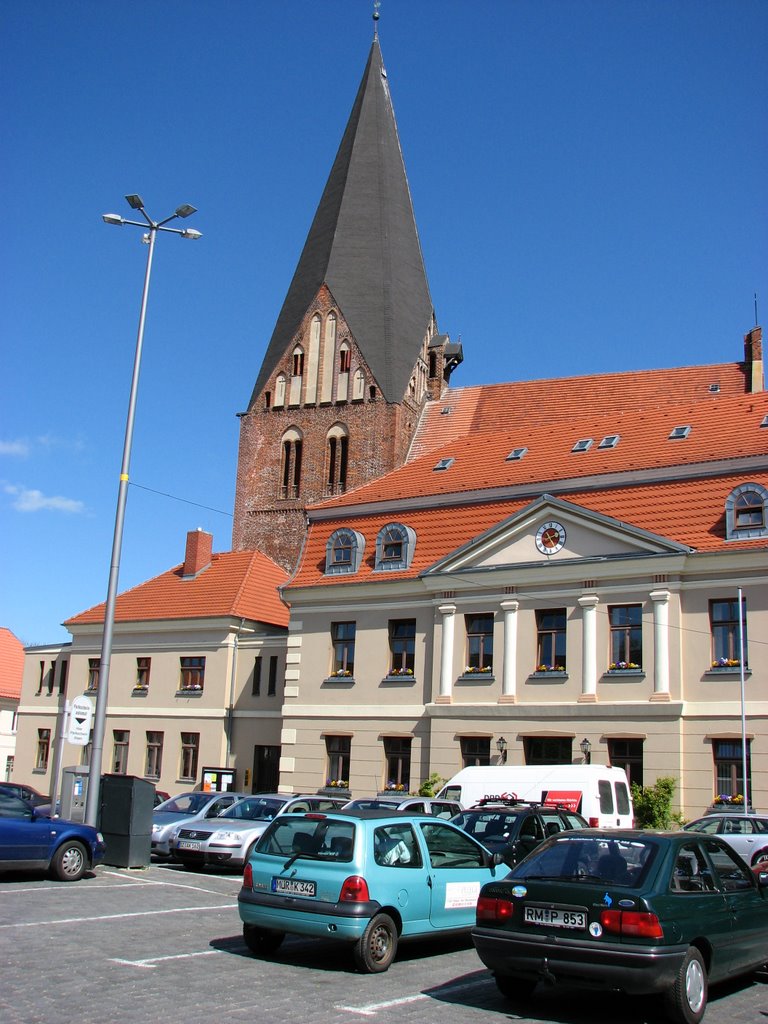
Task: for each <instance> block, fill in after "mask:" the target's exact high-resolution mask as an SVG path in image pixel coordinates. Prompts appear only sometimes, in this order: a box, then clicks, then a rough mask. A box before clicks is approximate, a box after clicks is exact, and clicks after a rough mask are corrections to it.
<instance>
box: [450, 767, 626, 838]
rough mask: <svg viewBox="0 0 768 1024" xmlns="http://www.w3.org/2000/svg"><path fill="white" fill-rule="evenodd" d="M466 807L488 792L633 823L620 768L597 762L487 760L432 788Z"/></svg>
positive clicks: (597, 820)
mask: <svg viewBox="0 0 768 1024" xmlns="http://www.w3.org/2000/svg"><path fill="white" fill-rule="evenodd" d="M437 795H438V797H440V798H441V799H443V800H458V801H459V803H460V804H461V805H462V807H465V808H466V807H471V806H472V805H473V804H476V803H479V802H480V800H487V799H489V798H491V799H492V798H494V797H498V798H505V799H510V798H517V799H518V800H529V801H531V802H534V803H542V804H560V805H561V806H563V807H567V808H568V810H571V811H578V812H579V814H581V815H582V816H583V817H585V818H586V819H587V821H588V822H589V824H590V826H591V827H593V828H632V826H633V824H634V810H633V807H632V797H631V795H630V792H629V784H628V782H627V776H626V774H625V772H624V769H623V768H609V767H607V766H606V765H600V764H528V765H513V764H500V765H487V766H477V767H472V768H462V770H461V771H460V772H458V773H457V774H456V775H454V776H453V778H452V779H450V780H449V781H448V782H447V783H446V784H445V785H444V786H443V788H442V789H441V790H440V792H439V793H438V794H437Z"/></svg>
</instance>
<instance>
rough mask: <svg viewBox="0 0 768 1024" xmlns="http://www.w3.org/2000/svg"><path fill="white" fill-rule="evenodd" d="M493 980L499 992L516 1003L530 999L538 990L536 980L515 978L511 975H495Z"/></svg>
mask: <svg viewBox="0 0 768 1024" xmlns="http://www.w3.org/2000/svg"><path fill="white" fill-rule="evenodd" d="M493 980H494V981H495V982H496V988H497V989H498V990H499V992H501V994H502V995H503V996H505V997H506V998H507V999H511V1000H513V1001H514V1002H520V1001H522V1000H523V999H528V998H529V997H530V996H531V995H532V994H533V990H534V989H535V988H536V979H535V978H513V977H512V976H511V975H509V974H494V976H493Z"/></svg>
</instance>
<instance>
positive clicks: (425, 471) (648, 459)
mask: <svg viewBox="0 0 768 1024" xmlns="http://www.w3.org/2000/svg"><path fill="white" fill-rule="evenodd" d="M593 397H595V396H594V395H593ZM571 408H572V411H571V413H570V415H569V416H568V418H567V419H564V418H561V416H560V411H559V410H556V411H555V416H554V418H552V419H550V420H549V421H545V418H544V416H543V414H542V413H541V411H540V413H539V414H538V416H536V417H533V418H532V419H530V420H529V419H526V418H525V417H523V416H520V415H519V414H518V408H517V406H516V405H515V404H514V403H513V404H512V405H511V406H510V408H509V411H508V413H507V416H506V421H505V422H504V424H503V426H499V428H498V429H497V430H495V431H490V430H487V431H485V432H475V431H473V432H471V433H469V434H464V435H462V436H461V437H457V438H455V439H453V440H452V441H449V442H447V443H445V444H442V445H441V446H440V447H437V448H435V449H433V450H432V451H431V452H429V453H428V454H425V455H422V456H421V457H420V458H418V459H414V460H412V461H410V462H407V463H406V464H405V466H403V467H402V468H400V469H397V470H394V471H393V472H392V473H389V474H388V475H386V476H383V477H379V478H378V479H377V480H374V481H373V482H371V483H369V484H366V485H364V486H362V487H358V488H357V489H356V490H353V491H349V492H348V493H347V494H344V495H341V496H339V497H337V498H332V499H329V500H328V501H325V502H323V503H321V504H319V505H316V506H314V508H315V509H318V510H320V509H329V508H341V507H345V508H350V507H352V506H355V505H358V506H359V505H363V504H367V503H371V502H382V501H393V500H399V501H408V502H409V504H413V503H417V502H418V500H419V499H424V498H430V497H434V496H437V495H445V496H446V498H447V497H448V496H449V495H451V494H460V493H461V494H467V493H468V492H482V491H488V490H493V489H499V488H502V489H504V488H512V487H527V488H530V487H531V486H534V485H541V490H549V489H552V488H554V487H555V485H556V484H557V483H558V482H562V481H571V480H574V481H578V480H583V479H584V478H586V477H603V476H604V475H606V474H611V475H615V474H630V473H632V474H635V473H640V472H642V471H655V472H657V473H658V472H659V471H666V472H662V473H661V475H675V474H676V473H678V472H679V471H683V470H685V472H687V473H688V475H692V474H691V473H690V471H689V470H686V469H685V467H690V466H692V465H693V464H700V465H701V466H702V467H703V466H705V465H706V464H708V463H709V464H710V465H711V464H712V463H713V462H715V461H718V462H723V461H728V460H735V459H739V458H750V457H753V456H757V457H758V458H759V459H760V460H761V462H762V464H763V465H764V464H765V462H766V455H767V454H768V428H766V427H761V426H760V424H761V423H762V422H763V420H764V418H765V417H766V416H768V392H765V391H761V392H759V393H756V394H749V395H742V396H740V397H728V396H724V395H723V394H715V395H709V394H708V395H707V396H706V397H703V398H702V399H701V400H700V401H699V402H697V403H694V404H687V405H686V404H677V405H673V406H670V407H663V408H653V409H640V410H635V409H628V410H624V411H622V410H620V409H615V410H611V411H609V412H606V411H605V409H604V408H602V407H600V408H599V409H596V411H595V412H594V413H589V412H588V411H587V410H588V404H587V405H577V406H576V407H575V408H574V407H571ZM680 426H689V427H690V428H691V429H690V433H689V435H688V436H687V437H686V438H684V439H682V440H671V439H670V436H669V435H670V434H671V432H672V431H673V429H674V428H675V427H680ZM609 435H619V441H618V443H617V444H616V446H615V447H612V448H600V447H599V445H600V442H601V440H602V439H603V438H604V437H607V436H609ZM587 438H591V439H592V445H591V447H590V448H589V449H588V450H587V451H584V452H574V451H573V446H574V445H575V443H576V442H577V441H579V440H582V439H587ZM515 448H527V452H526V454H525V455H524V457H523V458H522V459H520V460H518V461H507V456H508V455H509V453H510V452H511V451H512V450H513V449H515ZM441 459H453V460H454V461H453V463H452V464H451V466H450V467H449V468H448V469H446V470H442V471H440V470H437V471H436V470H435V466H436V465H437V463H438V461H439V460H441ZM702 472H706V470H703V469H702ZM619 482H621V481H619V480H617V479H614V480H613V485H614V486H615V485H616V484H617V483H619ZM550 484H551V485H552V486H551V487H550V486H549V485H550ZM576 486H578V485H576ZM560 487H562V483H561V484H560ZM478 500H480V493H478Z"/></svg>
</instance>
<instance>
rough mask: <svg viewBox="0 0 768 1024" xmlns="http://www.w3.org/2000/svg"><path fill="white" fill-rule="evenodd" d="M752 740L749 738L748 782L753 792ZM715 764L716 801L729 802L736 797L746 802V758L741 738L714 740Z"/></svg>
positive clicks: (713, 754) (713, 753) (750, 790)
mask: <svg viewBox="0 0 768 1024" xmlns="http://www.w3.org/2000/svg"><path fill="white" fill-rule="evenodd" d="M750 744H751V741H750V740H747V783H748V789H749V792H750V793H751V792H752V758H751V746H750ZM712 756H713V759H714V765H715V800H714V802H715V803H720V804H728V803H731V802H733V800H734V798H735V797H741V802H742V804H743V802H744V758H743V756H742V746H741V740H713V741H712Z"/></svg>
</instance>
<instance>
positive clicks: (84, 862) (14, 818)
mask: <svg viewBox="0 0 768 1024" xmlns="http://www.w3.org/2000/svg"><path fill="white" fill-rule="evenodd" d="M103 856H104V838H103V836H102V834H101V832H97V831H96V829H95V828H92V827H91V826H90V825H80V824H78V823H77V822H74V821H65V820H64V819H63V818H51V817H49V816H48V814H45V813H42V812H41V811H40V809H39V808H36V807H33V806H32V804H31V803H29V801H27V800H22V799H21V798H20V797H17V796H14V795H13V794H12V793H8V792H4V791H0V872H3V871H19V870H24V871H31V870H38V871H40V870H43V871H50V873H51V874H52V875H53V877H54V878H58V879H59V880H60V881H62V882H76V881H77V880H78V878H82V877H83V875H84V874H85V872H86V871H88V870H89V869H90V868H92V867H93V866H94V864H97V863H98V862H99V861H100V860H101V858H102V857H103Z"/></svg>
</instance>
